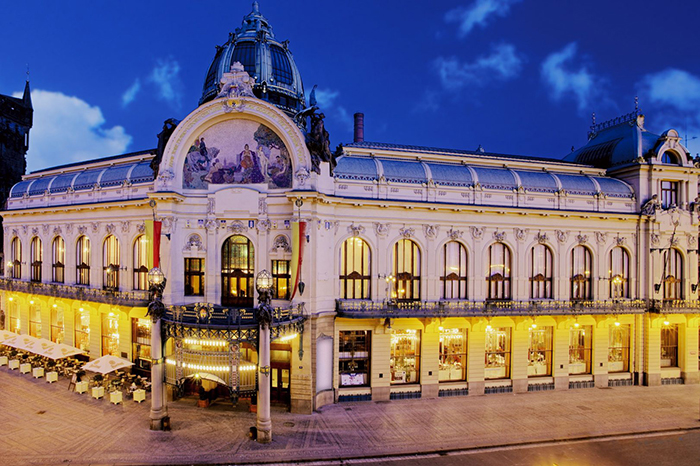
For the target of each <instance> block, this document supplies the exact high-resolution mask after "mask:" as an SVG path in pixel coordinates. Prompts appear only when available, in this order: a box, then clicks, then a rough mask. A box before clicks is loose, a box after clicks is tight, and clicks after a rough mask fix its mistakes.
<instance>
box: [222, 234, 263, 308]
mask: <svg viewBox="0 0 700 466" xmlns="http://www.w3.org/2000/svg"><path fill="white" fill-rule="evenodd" d="M254 264H255V251H254V250H253V243H251V242H250V240H249V239H248V238H246V237H245V236H241V235H235V236H230V237H229V238H228V239H227V240H226V241H225V242H224V245H223V246H222V248H221V282H222V295H221V305H222V306H232V307H239V308H241V307H253V297H254V286H255V284H254V281H255V278H254V268H255V266H254Z"/></svg>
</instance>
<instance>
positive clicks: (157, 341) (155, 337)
mask: <svg viewBox="0 0 700 466" xmlns="http://www.w3.org/2000/svg"><path fill="white" fill-rule="evenodd" d="M151 358H152V359H153V363H152V364H151V415H150V418H151V430H162V428H163V418H164V417H166V416H167V415H168V407H167V404H166V401H165V399H166V398H165V396H164V395H165V393H164V392H165V386H164V384H163V370H164V369H165V366H164V360H163V343H162V338H161V319H157V320H156V319H153V321H152V322H151Z"/></svg>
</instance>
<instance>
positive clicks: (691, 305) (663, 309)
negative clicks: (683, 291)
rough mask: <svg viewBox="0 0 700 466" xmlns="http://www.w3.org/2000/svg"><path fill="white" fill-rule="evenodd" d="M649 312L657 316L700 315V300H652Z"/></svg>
mask: <svg viewBox="0 0 700 466" xmlns="http://www.w3.org/2000/svg"><path fill="white" fill-rule="evenodd" d="M649 312H652V313H655V314H693V313H700V300H698V299H669V300H661V299H652V300H651V301H650V304H649Z"/></svg>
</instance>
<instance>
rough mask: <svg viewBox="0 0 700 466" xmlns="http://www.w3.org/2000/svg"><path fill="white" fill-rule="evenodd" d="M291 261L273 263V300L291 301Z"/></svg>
mask: <svg viewBox="0 0 700 466" xmlns="http://www.w3.org/2000/svg"><path fill="white" fill-rule="evenodd" d="M289 263H290V261H272V299H289V290H290V286H289V281H290V280H291V279H292V276H291V275H290V272H289Z"/></svg>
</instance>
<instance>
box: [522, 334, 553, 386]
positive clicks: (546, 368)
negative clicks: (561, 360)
mask: <svg viewBox="0 0 700 466" xmlns="http://www.w3.org/2000/svg"><path fill="white" fill-rule="evenodd" d="M533 325H534V324H533ZM552 333H553V332H552V327H534V326H531V327H530V348H529V350H528V364H527V376H528V377H539V376H547V375H552Z"/></svg>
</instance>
